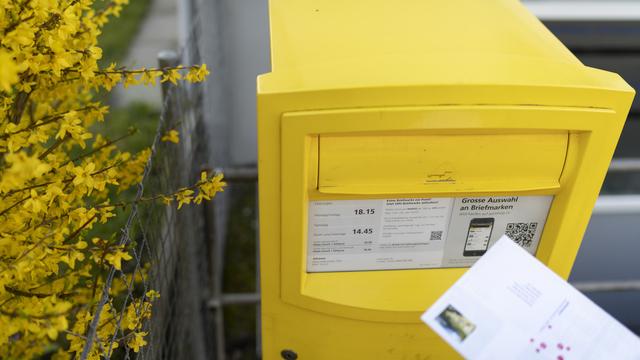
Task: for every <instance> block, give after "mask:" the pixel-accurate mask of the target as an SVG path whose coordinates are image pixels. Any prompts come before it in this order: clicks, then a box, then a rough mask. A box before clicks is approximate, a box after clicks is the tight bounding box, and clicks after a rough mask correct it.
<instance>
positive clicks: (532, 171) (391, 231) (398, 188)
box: [280, 106, 614, 323]
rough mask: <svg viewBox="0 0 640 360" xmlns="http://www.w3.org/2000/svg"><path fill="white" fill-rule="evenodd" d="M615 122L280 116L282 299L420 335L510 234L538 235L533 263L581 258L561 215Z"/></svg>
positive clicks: (519, 113) (476, 113)
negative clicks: (468, 271)
mask: <svg viewBox="0 0 640 360" xmlns="http://www.w3.org/2000/svg"><path fill="white" fill-rule="evenodd" d="M612 114H614V113H613V112H609V111H606V110H601V109H575V108H572V109H565V108H543V107H493V106H473V107H455V106H449V107H429V108H396V109H367V110H354V111H351V110H345V111H327V112H321V111H318V112H300V113H288V114H285V115H284V116H283V118H282V125H281V161H282V167H281V169H282V170H281V179H282V189H283V190H284V191H283V192H282V194H281V204H282V216H281V221H282V223H281V231H282V238H281V247H280V254H281V267H282V271H281V275H280V276H281V284H282V285H281V295H282V299H283V300H284V301H286V302H288V303H291V304H295V305H298V306H302V307H304V308H308V309H311V310H314V311H321V312H326V313H328V314H333V315H339V316H345V317H350V318H354V319H368V320H379V321H391V322H409V323H417V322H419V319H418V314H419V313H420V312H421V311H423V310H424V308H425V306H426V305H428V304H429V303H431V302H432V301H434V300H435V299H436V297H437V296H438V295H439V294H441V293H442V292H444V290H445V289H446V288H448V287H449V286H450V285H451V284H452V283H453V282H454V281H455V280H456V279H457V278H458V277H459V276H460V275H461V274H462V273H463V272H464V268H465V267H468V266H470V265H471V264H473V262H474V261H475V260H477V259H478V258H479V256H480V255H481V254H482V252H483V251H486V248H488V246H490V243H491V242H492V241H494V240H495V239H497V238H498V237H499V236H500V235H502V233H504V232H506V231H508V229H507V228H508V227H509V226H514V225H517V224H519V223H520V224H522V223H526V225H527V227H529V226H530V225H532V224H533V223H535V225H533V226H534V227H535V228H534V229H532V230H533V231H534V236H532V237H531V238H530V239H529V240H531V243H529V244H528V245H530V248H529V251H530V252H531V253H533V254H535V255H536V256H537V257H538V258H539V259H541V260H542V261H544V262H546V263H550V255H551V253H552V252H553V251H554V250H557V249H558V248H562V247H573V248H574V249H573V250H574V251H576V252H577V247H578V245H579V240H580V235H581V234H572V235H571V236H572V238H573V239H571V240H569V239H563V240H564V241H563V242H562V243H559V242H556V240H557V239H558V238H559V236H560V234H561V233H562V229H563V228H566V227H571V224H570V223H564V220H566V218H565V216H564V215H566V212H563V211H561V210H560V209H562V208H563V207H566V206H568V205H570V203H569V200H568V199H569V198H570V196H571V195H572V191H573V189H575V186H566V185H567V184H570V183H572V184H574V183H575V181H576V179H577V178H576V175H577V172H578V171H579V170H580V168H581V164H580V163H579V162H578V161H576V154H579V153H584V151H586V150H587V145H588V144H589V142H590V141H593V140H595V137H594V134H593V132H592V131H593V130H594V129H598V127H599V126H601V124H603V121H606V119H607V118H610V117H611V116H612ZM599 124H600V125H599ZM585 180H586V179H585ZM367 204H369V205H370V206H365V205H367ZM412 204H413V205H412ZM357 205H363V206H357ZM345 206H346V208H345ZM465 206H468V208H467V209H466V210H465ZM574 206H575V205H574ZM310 209H311V212H310ZM394 209H395V210H394ZM467 210H468V211H467ZM357 211H362V212H363V214H356V212H357ZM367 211H369V212H371V211H373V212H374V213H375V212H378V214H366V212H367ZM380 211H382V212H385V214H386V215H384V216H382V217H378V218H376V219H374V220H371V219H372V218H375V217H376V216H379V215H380ZM390 211H391V212H393V211H400V212H401V213H402V214H403V215H402V216H394V214H393V213H391V214H389V212H390ZM351 213H353V215H354V216H352V217H350V218H346V216H347V215H350V214H351ZM395 214H396V215H397V212H396V213H395ZM412 214H413V215H412ZM553 214H555V216H553ZM340 216H342V217H343V218H342V220H341V219H340ZM412 216H413V219H411V217H412ZM358 217H359V218H361V219H364V220H356V222H354V218H358ZM429 217H431V219H425V218H429ZM366 218H369V219H370V222H367V221H368V220H366ZM358 221H359V223H358ZM371 224H374V225H371ZM510 224H511V225H510ZM520 226H522V225H520ZM314 229H315V230H314ZM494 229H495V230H494ZM521 230H522V231H521V232H525V233H526V232H527V231H529V229H524V230H523V229H521ZM432 231H434V232H438V231H442V233H441V234H435V235H434V234H432V233H431V232H432ZM510 231H516V230H514V229H511V230H510ZM516 233H517V231H516ZM376 234H377V237H376ZM432 235H433V236H435V238H434V240H431V239H430V237H431V236H432ZM438 235H439V236H441V238H440V239H439V240H438V239H437V238H438ZM323 236H324V240H323ZM341 236H342V237H341ZM394 237H395V238H398V239H400V240H399V241H394ZM403 237H404V240H406V241H403V239H402V238H403ZM424 237H429V239H425V238H424ZM359 238H363V239H364V238H368V239H369V240H366V239H365V240H362V242H361V243H358V241H359V240H357V239H359ZM494 238H495V239H494ZM340 239H342V240H344V241H342V242H341V240H340ZM325 240H326V241H325ZM365 241H370V242H369V243H365ZM438 241H441V243H440V244H438ZM368 248H371V250H365V249H368ZM314 251H315V252H314ZM368 251H369V252H371V253H375V254H373V255H370V254H368V253H367V252H368ZM323 252H324V255H322V253H323ZM385 253H386V254H387V255H385ZM314 254H315V255H314ZM412 254H413V255H415V256H414V257H412ZM316 255H317V257H316V258H314V256H316ZM412 261H413V262H412ZM381 270H385V271H381ZM416 284H428V286H417V285H416ZM392 288H393V289H394V291H388V289H392Z"/></svg>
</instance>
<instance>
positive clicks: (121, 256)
mask: <svg viewBox="0 0 640 360" xmlns="http://www.w3.org/2000/svg"><path fill="white" fill-rule="evenodd" d="M104 258H105V260H107V262H108V263H109V264H111V265H112V266H113V267H114V268H116V269H118V270H122V260H125V261H127V260H131V259H132V257H131V255H129V254H128V253H126V252H124V251H122V250H119V249H118V250H116V251H115V252H113V253H111V254H107V255H106V256H105V257H104Z"/></svg>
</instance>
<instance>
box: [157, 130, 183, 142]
mask: <svg viewBox="0 0 640 360" xmlns="http://www.w3.org/2000/svg"><path fill="white" fill-rule="evenodd" d="M179 135H180V133H179V132H178V131H177V130H169V131H168V132H166V133H165V134H164V135H163V136H162V138H160V140H162V141H171V142H172V143H174V144H177V143H179V142H180V137H179Z"/></svg>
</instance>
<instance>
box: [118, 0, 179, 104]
mask: <svg viewBox="0 0 640 360" xmlns="http://www.w3.org/2000/svg"><path fill="white" fill-rule="evenodd" d="M133 1H135V0H133ZM176 2H177V0H152V1H151V7H150V9H149V14H147V17H146V18H145V19H144V21H143V23H142V26H141V28H140V31H139V32H138V34H137V35H136V37H135V39H134V40H133V43H132V46H131V49H129V54H128V55H127V58H126V59H125V61H124V62H123V63H122V64H123V65H126V66H127V67H154V66H157V65H158V59H157V55H158V52H159V51H161V50H166V49H171V50H175V49H176V48H177V46H178V24H177V15H176V14H177V5H176ZM125 11H126V10H125ZM113 94H114V95H115V96H114V99H113V101H114V105H115V106H126V105H128V104H130V103H132V102H136V101H138V102H146V103H149V104H153V105H157V107H158V108H160V102H161V99H160V87H144V86H133V87H129V88H127V89H123V88H122V87H118V88H117V89H115V93H113Z"/></svg>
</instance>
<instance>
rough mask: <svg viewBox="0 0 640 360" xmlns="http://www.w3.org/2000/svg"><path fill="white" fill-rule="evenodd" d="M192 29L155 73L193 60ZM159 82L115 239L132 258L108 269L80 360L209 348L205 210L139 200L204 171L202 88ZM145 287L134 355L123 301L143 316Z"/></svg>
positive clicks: (195, 35) (194, 355) (195, 355)
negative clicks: (146, 149)
mask: <svg viewBox="0 0 640 360" xmlns="http://www.w3.org/2000/svg"><path fill="white" fill-rule="evenodd" d="M192 24H193V25H192V27H191V31H190V33H189V36H188V40H187V42H186V43H185V45H184V47H183V49H182V50H181V51H180V52H179V53H175V52H172V51H164V52H161V53H160V54H159V67H160V68H164V67H172V66H176V65H178V64H184V65H192V64H199V63H200V62H201V61H200V60H201V59H200V53H199V46H198V42H199V33H200V31H199V29H198V22H197V21H194V22H193V23H192ZM185 60H186V61H185ZM162 85H163V88H162V94H163V106H162V113H161V116H160V118H159V119H158V126H157V130H156V133H155V136H154V138H153V144H152V153H151V156H150V158H149V160H148V162H147V164H146V166H145V169H144V174H143V177H142V181H141V182H140V183H139V184H138V185H137V190H136V194H135V200H134V201H133V203H132V206H131V210H130V213H129V215H128V219H127V221H126V224H125V225H124V226H123V227H122V229H121V230H120V234H119V244H120V245H122V246H125V247H127V248H131V249H133V250H132V255H133V259H131V260H130V261H128V262H127V263H126V265H123V267H122V270H118V269H116V268H113V267H112V268H111V269H110V270H109V271H108V273H107V275H106V278H105V281H104V286H103V287H102V289H101V290H100V291H101V294H102V295H101V296H100V301H99V302H98V304H96V306H95V307H94V308H93V309H92V310H93V311H92V319H91V322H90V324H89V326H88V328H87V331H86V334H85V335H84V336H86V344H85V347H84V349H83V351H82V354H81V356H80V358H81V359H87V358H90V357H91V354H92V349H93V351H95V346H97V347H98V349H99V354H100V355H101V356H103V357H105V358H122V359H131V358H137V359H207V358H210V354H211V353H212V351H213V350H212V346H210V345H207V344H208V339H209V338H211V337H212V336H213V334H212V331H211V330H210V328H209V325H208V324H209V323H210V321H209V320H208V319H207V316H208V310H207V308H206V299H208V297H209V293H208V289H209V288H210V287H211V286H210V279H209V278H208V274H209V273H210V272H209V271H208V259H207V256H206V254H207V253H208V251H209V249H208V245H207V243H206V241H205V235H206V231H205V230H206V227H205V219H204V216H205V208H204V207H202V206H197V205H191V206H189V205H187V206H184V207H182V208H181V209H179V210H178V209H177V208H176V206H175V204H174V205H171V206H167V205H164V204H162V203H161V202H158V201H143V200H144V198H148V197H153V196H154V195H156V194H169V193H174V192H175V191H176V190H178V189H180V188H183V187H187V186H189V185H191V184H194V183H196V182H197V181H198V179H199V176H200V172H201V171H203V170H207V168H208V166H206V165H205V164H206V161H207V153H208V151H209V149H208V142H207V139H206V137H205V135H204V134H206V131H205V130H204V127H205V124H204V122H203V118H204V117H203V114H202V108H203V107H202V102H203V99H204V85H205V84H204V83H198V84H188V83H183V84H180V86H173V85H171V84H170V83H169V82H167V83H163V84H162ZM169 130H177V131H178V132H179V133H180V142H179V143H177V144H175V143H172V142H165V141H161V138H162V136H163V134H165V133H166V132H167V131H169ZM214 201H215V200H214ZM116 287H119V288H124V291H118V290H117V289H116ZM150 290H155V291H157V292H159V293H160V298H159V299H156V300H154V301H153V308H152V313H151V316H150V318H149V319H148V321H146V322H145V323H144V325H143V328H142V330H143V331H144V332H145V333H146V334H147V335H146V336H145V341H146V342H147V345H146V346H143V347H141V348H140V349H138V352H134V351H133V350H134V349H132V348H131V347H130V346H129V345H128V342H127V341H126V340H127V336H128V335H127V334H128V333H129V332H128V331H127V328H126V324H125V322H124V321H123V319H125V317H126V314H125V313H126V311H127V306H128V305H130V304H134V306H133V308H134V309H135V312H136V314H137V315H138V316H140V315H141V313H142V312H144V311H146V309H145V308H144V305H143V304H144V303H143V302H142V301H140V299H143V300H144V299H145V298H147V297H148V295H146V294H147V293H148V292H149V291H150ZM106 317H109V318H113V322H115V331H114V332H113V334H111V335H110V336H109V339H104V337H103V338H98V337H97V336H96V334H97V333H99V332H100V330H101V327H103V326H104V319H105V318H106ZM101 318H102V320H103V321H101Z"/></svg>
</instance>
